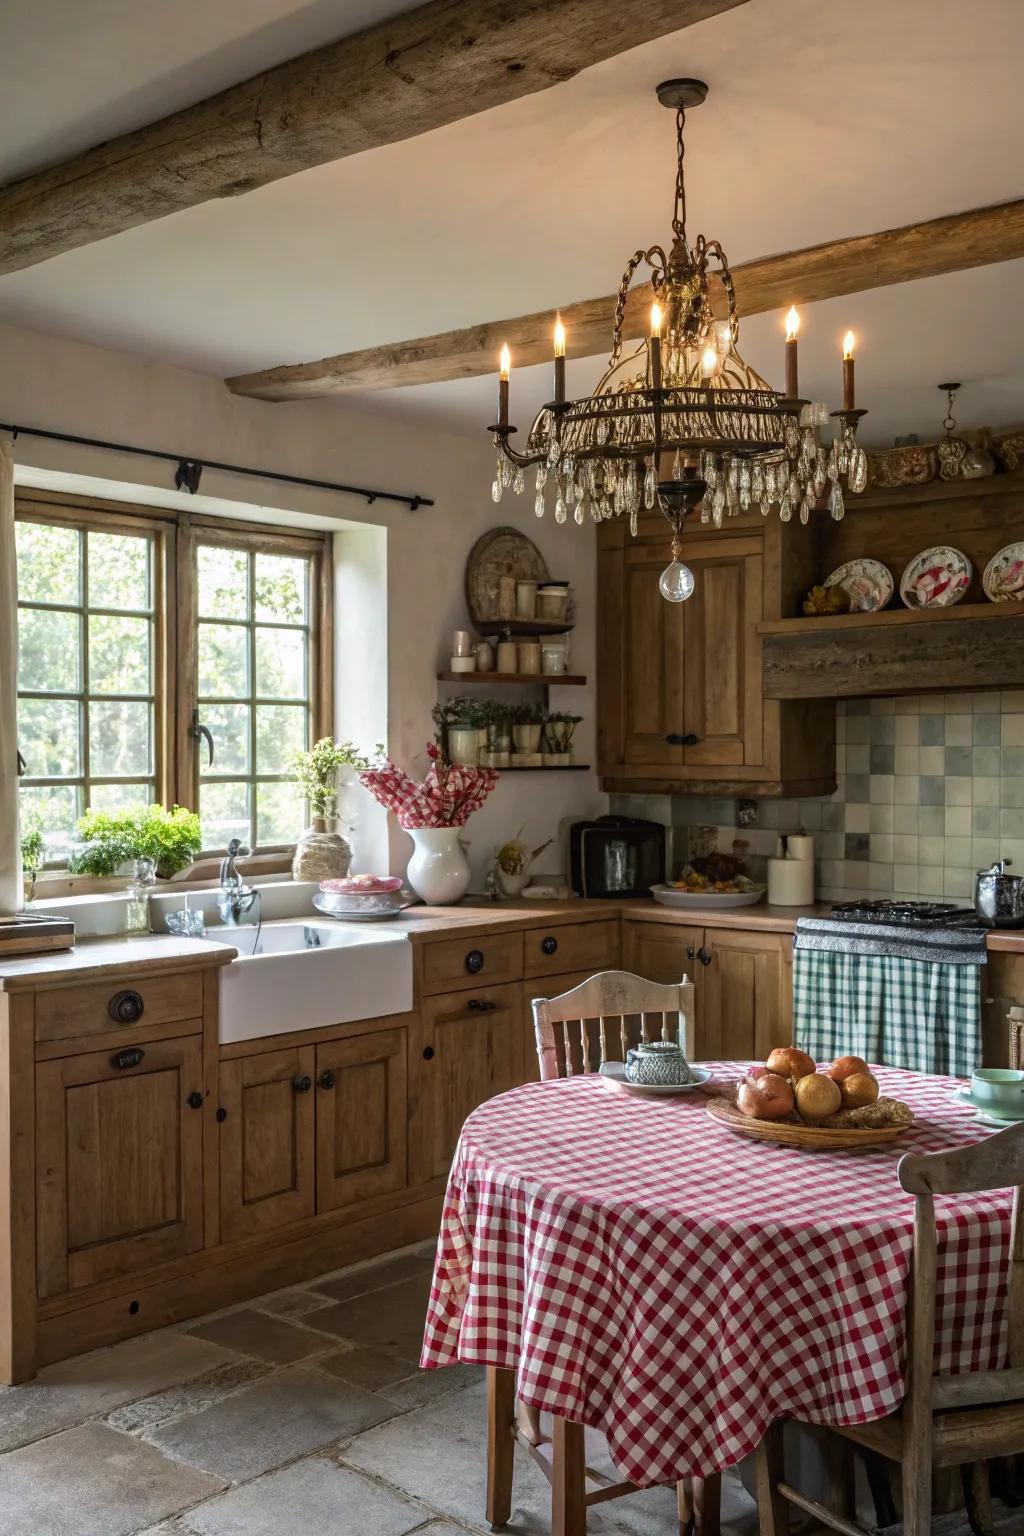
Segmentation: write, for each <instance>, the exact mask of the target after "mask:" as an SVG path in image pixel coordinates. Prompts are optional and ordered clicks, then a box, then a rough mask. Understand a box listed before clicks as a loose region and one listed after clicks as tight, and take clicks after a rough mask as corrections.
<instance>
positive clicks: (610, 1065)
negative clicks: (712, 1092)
mask: <svg viewBox="0 0 1024 1536" xmlns="http://www.w3.org/2000/svg"><path fill="white" fill-rule="evenodd" d="M690 1071H691V1073H692V1074H693V1081H692V1082H689V1083H631V1082H630V1081H629V1079H628V1078H627V1076H626V1066H625V1063H624V1062H621V1061H603V1062H602V1063H601V1071H600V1075H601V1077H602V1078H603V1079H604V1081H605V1082H606V1083H610V1084H611V1085H612V1086H613V1087H615V1088H624V1089H625V1091H626V1092H627V1093H635V1094H636V1095H637V1097H638V1098H641V1099H673V1098H675V1097H676V1096H677V1095H678V1094H680V1093H692V1092H693V1090H694V1089H695V1088H700V1087H701V1086H702V1085H703V1084H704V1083H709V1082H710V1081H711V1078H712V1072H711V1068H710V1067H697V1066H694V1065H693V1063H692V1062H691V1063H690Z"/></svg>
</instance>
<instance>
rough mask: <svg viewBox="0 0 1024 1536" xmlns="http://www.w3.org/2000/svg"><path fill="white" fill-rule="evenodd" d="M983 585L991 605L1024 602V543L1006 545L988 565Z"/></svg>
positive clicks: (982, 580) (982, 581)
mask: <svg viewBox="0 0 1024 1536" xmlns="http://www.w3.org/2000/svg"><path fill="white" fill-rule="evenodd" d="M981 585H982V587H983V588H984V590H985V596H986V597H987V598H988V600H989V602H990V603H1019V602H1022V601H1024V543H1018V544H1004V545H1003V547H1002V549H1000V550H998V551H997V552H996V554H994V555H993V556H992V559H991V560H990V561H989V563H988V565H986V567H985V574H984V575H983V576H982V578H981Z"/></svg>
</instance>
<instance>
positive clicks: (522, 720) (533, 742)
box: [512, 704, 544, 752]
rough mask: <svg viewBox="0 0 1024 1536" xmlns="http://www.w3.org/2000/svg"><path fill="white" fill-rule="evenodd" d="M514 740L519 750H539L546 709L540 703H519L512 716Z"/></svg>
mask: <svg viewBox="0 0 1024 1536" xmlns="http://www.w3.org/2000/svg"><path fill="white" fill-rule="evenodd" d="M512 720H513V724H512V740H513V742H514V743H515V749H516V751H517V752H537V751H538V750H539V749H540V733H541V726H542V722H543V720H544V710H543V708H542V707H541V705H539V704H517V705H516V708H515V714H514V715H513V717H512Z"/></svg>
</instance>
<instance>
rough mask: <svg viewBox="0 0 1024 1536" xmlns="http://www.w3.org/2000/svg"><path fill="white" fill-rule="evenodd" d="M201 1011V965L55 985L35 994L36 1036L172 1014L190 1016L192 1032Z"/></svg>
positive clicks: (94, 1031)
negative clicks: (172, 971)
mask: <svg viewBox="0 0 1024 1536" xmlns="http://www.w3.org/2000/svg"><path fill="white" fill-rule="evenodd" d="M202 1013H203V972H202V971H183V972H182V973H181V974H180V975H169V976H143V977H141V978H139V979H138V980H135V979H132V980H131V981H127V980H124V979H121V980H119V981H98V982H94V983H93V984H92V985H90V986H85V987H74V988H72V987H57V988H54V990H52V991H44V992H38V993H37V994H36V1040H37V1041H39V1042H43V1041H48V1040H73V1039H74V1038H75V1037H76V1036H81V1035H105V1034H109V1033H110V1032H111V1030H116V1029H119V1028H123V1029H134V1028H145V1026H146V1025H147V1024H165V1023H167V1022H168V1021H169V1020H175V1019H181V1020H189V1021H190V1022H189V1024H188V1026H187V1031H188V1032H189V1033H192V1032H198V1031H199V1030H201V1029H202V1027H203V1026H202Z"/></svg>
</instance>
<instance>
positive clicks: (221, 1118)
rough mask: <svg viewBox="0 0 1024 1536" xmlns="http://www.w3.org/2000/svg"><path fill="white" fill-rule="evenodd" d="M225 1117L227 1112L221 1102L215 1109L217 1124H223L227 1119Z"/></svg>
mask: <svg viewBox="0 0 1024 1536" xmlns="http://www.w3.org/2000/svg"><path fill="white" fill-rule="evenodd" d="M227 1117H228V1112H227V1110H226V1109H225V1108H224V1105H223V1104H222V1105H221V1106H220V1108H219V1109H218V1110H217V1124H218V1125H223V1124H224V1121H225V1120H226V1119H227Z"/></svg>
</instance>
